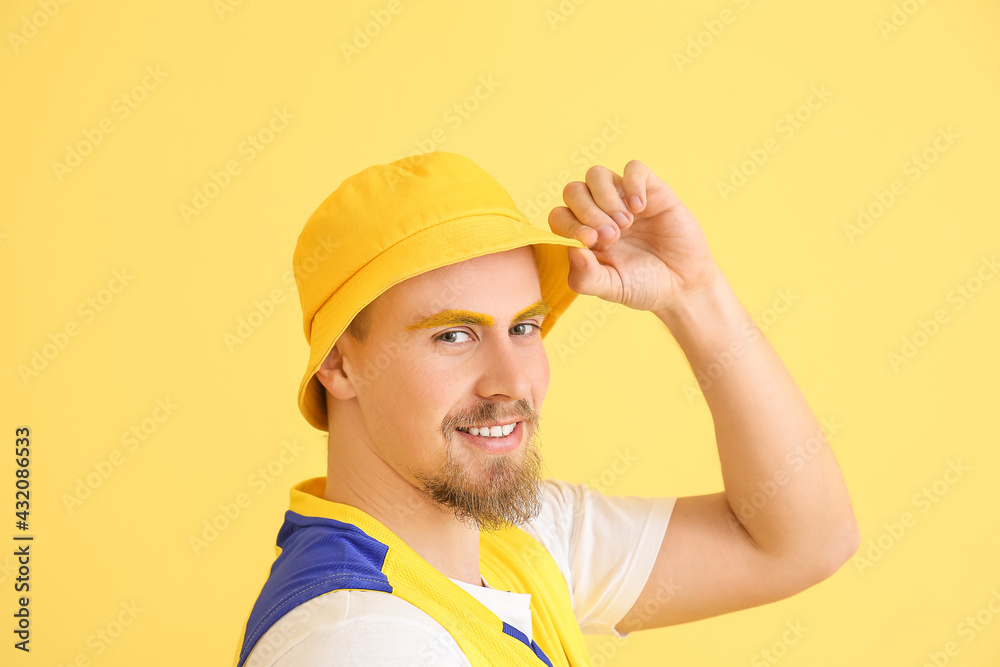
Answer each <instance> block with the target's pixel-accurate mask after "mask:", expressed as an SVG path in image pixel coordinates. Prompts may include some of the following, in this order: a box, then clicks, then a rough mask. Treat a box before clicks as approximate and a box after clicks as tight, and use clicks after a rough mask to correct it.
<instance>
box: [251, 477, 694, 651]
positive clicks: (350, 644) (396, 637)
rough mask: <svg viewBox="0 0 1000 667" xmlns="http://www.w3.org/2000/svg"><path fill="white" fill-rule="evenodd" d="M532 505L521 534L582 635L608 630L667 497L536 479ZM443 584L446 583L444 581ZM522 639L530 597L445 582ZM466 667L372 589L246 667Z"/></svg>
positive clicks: (444, 637)
mask: <svg viewBox="0 0 1000 667" xmlns="http://www.w3.org/2000/svg"><path fill="white" fill-rule="evenodd" d="M542 487H543V495H542V509H541V511H540V512H539V514H538V516H537V517H535V518H534V519H533V520H531V521H530V522H528V523H526V524H523V525H522V526H521V528H522V529H523V530H524V531H525V532H527V533H528V534H529V535H531V536H532V537H534V538H535V539H537V540H538V541H539V542H541V543H542V545H543V546H545V548H546V549H547V550H548V551H549V553H550V554H551V555H552V558H553V559H554V560H555V562H556V565H558V566H559V570H560V571H561V572H562V573H563V576H564V577H565V578H566V582H567V584H568V585H569V592H570V599H571V601H572V603H573V612H574V614H575V615H576V619H577V622H578V623H579V624H580V629H581V631H582V632H583V633H585V634H613V635H615V636H617V637H625V636H627V634H621V633H619V632H618V631H617V630H615V627H614V626H615V624H617V623H618V622H619V621H620V620H621V619H622V618H623V617H624V616H625V614H626V613H628V611H629V610H630V609H631V608H632V605H633V604H635V601H636V599H637V598H638V597H639V594H640V593H641V592H642V589H643V587H644V586H645V584H646V580H647V579H648V578H649V573H650V572H651V571H652V569H653V562H654V561H655V560H656V555H657V553H659V549H660V544H661V542H662V541H663V535H664V533H665V532H666V530H667V524H668V523H669V521H670V515H671V513H672V512H673V508H674V502H675V500H676V498H640V497H638V496H605V495H603V494H601V493H599V492H597V491H594V490H592V489H590V488H589V487H588V486H586V485H584V484H570V483H568V482H564V481H561V480H556V479H547V480H544V482H543V484H542ZM452 581H455V580H454V579H452ZM455 583H456V584H458V585H459V586H461V587H462V588H463V589H464V590H466V591H468V592H469V593H470V594H472V595H473V596H474V597H476V599H477V600H479V601H480V602H481V603H483V605H485V606H486V607H487V608H488V609H490V610H491V611H493V613H495V614H496V615H497V616H498V617H500V618H501V619H503V620H504V621H506V622H507V623H510V624H511V625H513V626H514V627H516V628H517V629H518V630H520V631H521V632H523V633H524V634H525V635H527V636H528V638H529V640H530V639H531V609H530V607H529V606H528V605H529V602H530V600H531V595H529V594H527V593H510V592H507V591H502V590H498V589H494V588H489V587H488V584H489V582H487V581H485V579H484V583H486V584H487V587H482V586H472V585H470V584H466V583H464V582H459V581H455ZM348 665H380V666H381V665H385V666H388V667H404V666H405V667H410V666H424V665H427V666H431V665H433V666H434V667H471V665H470V663H469V660H468V659H467V658H466V657H465V654H463V653H462V650H461V649H460V648H459V647H458V644H457V643H456V642H455V640H454V639H453V638H452V637H451V635H450V634H448V631H447V630H445V629H444V627H442V626H441V624H439V623H438V622H437V621H435V620H434V619H433V618H431V617H430V616H429V615H428V614H427V613H426V612H423V611H421V610H420V609H418V608H417V607H415V606H414V605H412V604H411V603H409V602H407V601H406V600H404V599H402V598H400V597H397V596H395V595H387V594H385V593H382V592H379V591H364V590H338V591H331V592H329V593H325V594H323V595H320V596H317V597H315V598H313V599H311V600H309V601H308V602H305V603H303V604H301V605H299V606H297V607H295V608H294V609H292V610H291V611H289V612H288V613H287V614H285V615H284V616H283V617H282V618H281V619H280V620H278V621H277V622H276V623H275V624H274V625H272V626H271V627H270V628H269V629H268V631H267V633H265V634H264V636H263V637H262V638H261V639H260V641H259V642H258V643H257V645H256V646H255V647H254V650H253V652H252V653H251V654H250V657H249V658H248V659H247V662H246V667H306V666H309V667H346V666H348Z"/></svg>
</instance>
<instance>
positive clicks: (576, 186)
mask: <svg viewBox="0 0 1000 667" xmlns="http://www.w3.org/2000/svg"><path fill="white" fill-rule="evenodd" d="M586 187H587V184H586V183H584V182H583V181H570V182H569V183H567V184H566V187H564V188H563V199H566V198H568V197H571V196H573V195H574V194H576V193H578V192H580V191H581V188H586Z"/></svg>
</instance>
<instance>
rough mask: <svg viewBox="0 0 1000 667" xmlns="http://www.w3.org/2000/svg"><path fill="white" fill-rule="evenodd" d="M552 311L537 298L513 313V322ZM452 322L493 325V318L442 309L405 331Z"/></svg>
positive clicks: (448, 324)
mask: <svg viewBox="0 0 1000 667" xmlns="http://www.w3.org/2000/svg"><path fill="white" fill-rule="evenodd" d="M551 311H552V306H550V305H549V304H547V303H545V301H544V300H542V299H539V300H538V301H536V302H535V303H533V304H531V305H530V306H528V307H527V308H525V309H524V310H522V311H520V312H519V313H517V314H516V315H514V322H520V321H522V320H526V319H528V318H529V317H545V316H546V315H548V314H549V312H551ZM453 324H481V325H483V326H486V327H492V326H493V318H492V317H490V316H489V315H483V314H482V313H474V312H472V311H471V310H461V309H451V310H442V311H441V312H440V313H436V314H434V315H431V316H429V317H425V318H423V319H421V320H419V321H417V322H414V323H413V324H411V325H410V326H408V327H406V330H407V331H412V330H415V329H432V328H434V327H447V326H451V325H453Z"/></svg>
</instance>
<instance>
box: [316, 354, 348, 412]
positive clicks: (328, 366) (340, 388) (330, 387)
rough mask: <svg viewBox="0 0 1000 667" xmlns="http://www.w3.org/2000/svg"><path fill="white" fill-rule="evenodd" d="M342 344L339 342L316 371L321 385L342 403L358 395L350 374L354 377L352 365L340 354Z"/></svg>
mask: <svg viewBox="0 0 1000 667" xmlns="http://www.w3.org/2000/svg"><path fill="white" fill-rule="evenodd" d="M339 346H340V343H339V342H338V343H337V344H336V345H334V346H333V349H332V350H330V354H328V355H326V359H324V360H323V363H322V365H320V367H319V369H318V370H317V371H316V378H317V379H318V380H319V382H320V384H322V385H323V386H324V387H326V390H327V391H328V392H330V395H331V396H333V397H334V398H339V399H340V400H342V401H346V400H348V399H351V398H354V397H355V396H357V395H358V392H357V390H356V389H355V387H354V383H353V382H352V381H351V378H350V377H348V374H351V375H353V370H352V369H351V363H350V362H349V361H348V360H346V359H345V358H344V357H343V356H342V355H341V354H340V347H339Z"/></svg>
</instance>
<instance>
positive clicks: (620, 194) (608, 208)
mask: <svg viewBox="0 0 1000 667" xmlns="http://www.w3.org/2000/svg"><path fill="white" fill-rule="evenodd" d="M585 178H586V179H587V187H588V188H589V189H590V194H591V196H592V197H593V199H594V202H595V203H596V204H597V206H599V207H600V208H601V210H602V211H604V212H605V213H607V214H608V215H609V216H611V218H612V219H613V220H614V221H615V223H616V224H617V225H618V229H625V228H627V227H628V226H629V225H631V224H632V221H633V219H634V216H633V215H632V212H631V211H629V209H628V206H626V205H625V188H624V187H623V185H622V179H621V177H620V176H619V175H618V174H616V173H615V172H613V171H611V170H610V169H608V168H607V167H603V166H601V165H597V164H595V165H594V166H593V167H591V168H590V169H588V170H587V175H586V177H585ZM612 240H614V239H612Z"/></svg>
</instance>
